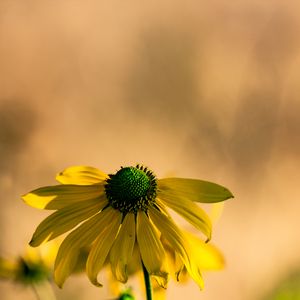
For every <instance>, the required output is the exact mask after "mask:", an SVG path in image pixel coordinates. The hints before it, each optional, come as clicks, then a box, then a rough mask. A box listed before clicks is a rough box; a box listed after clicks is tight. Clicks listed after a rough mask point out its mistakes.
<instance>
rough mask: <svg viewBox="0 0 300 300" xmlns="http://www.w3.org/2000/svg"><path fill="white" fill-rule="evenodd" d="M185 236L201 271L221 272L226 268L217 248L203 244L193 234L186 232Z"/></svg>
mask: <svg viewBox="0 0 300 300" xmlns="http://www.w3.org/2000/svg"><path fill="white" fill-rule="evenodd" d="M185 235H186V236H187V237H188V239H189V242H190V244H191V248H192V251H193V252H194V257H195V258H196V260H197V265H198V268H199V269H201V270H220V269H223V268H224V264H225V262H224V257H223V255H222V253H221V251H220V250H219V249H218V248H217V247H216V246H214V245H212V244H210V243H205V242H203V241H202V240H200V239H199V238H197V237H196V236H194V235H193V234H191V233H188V232H186V233H185Z"/></svg>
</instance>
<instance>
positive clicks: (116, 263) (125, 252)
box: [110, 213, 135, 283]
mask: <svg viewBox="0 0 300 300" xmlns="http://www.w3.org/2000/svg"><path fill="white" fill-rule="evenodd" d="M134 243H135V216H134V214H132V213H128V214H127V215H126V216H125V218H124V220H123V223H122V226H121V229H120V231H119V233H118V236H117V238H116V240H115V241H114V244H113V246H112V248H111V250H110V262H111V269H112V273H113V274H114V276H115V278H116V279H117V280H118V281H121V282H123V283H125V282H127V279H128V275H127V265H128V261H129V260H130V259H131V258H132V254H133V247H134Z"/></svg>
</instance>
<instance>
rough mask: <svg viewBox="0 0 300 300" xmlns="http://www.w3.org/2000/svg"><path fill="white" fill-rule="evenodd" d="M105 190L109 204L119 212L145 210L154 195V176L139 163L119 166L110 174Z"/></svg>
mask: <svg viewBox="0 0 300 300" xmlns="http://www.w3.org/2000/svg"><path fill="white" fill-rule="evenodd" d="M105 192H106V196H107V198H108V201H109V203H110V205H111V206H112V207H114V208H115V209H118V210H119V211H121V212H137V211H138V210H144V211H145V210H147V208H148V207H149V205H150V204H151V203H153V201H154V199H155V196H156V180H155V176H154V175H153V174H152V172H151V171H149V170H148V169H147V168H145V167H142V166H139V165H137V166H136V167H125V168H121V169H120V170H119V171H118V172H117V173H116V174H114V175H110V178H109V179H108V180H107V184H106V186H105Z"/></svg>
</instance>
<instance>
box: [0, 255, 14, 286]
mask: <svg viewBox="0 0 300 300" xmlns="http://www.w3.org/2000/svg"><path fill="white" fill-rule="evenodd" d="M17 271H18V264H17V261H12V260H8V259H5V258H2V257H0V279H10V280H11V279H14V278H15V277H16V275H17Z"/></svg>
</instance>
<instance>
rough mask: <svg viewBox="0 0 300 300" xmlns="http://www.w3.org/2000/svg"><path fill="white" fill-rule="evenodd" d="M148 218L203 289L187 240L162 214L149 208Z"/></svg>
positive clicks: (171, 221) (170, 220)
mask: <svg viewBox="0 0 300 300" xmlns="http://www.w3.org/2000/svg"><path fill="white" fill-rule="evenodd" d="M148 213H149V216H150V218H151V220H152V221H153V223H154V224H155V226H156V227H157V228H158V230H159V231H160V232H161V233H162V235H163V236H164V237H165V238H166V239H167V241H168V242H169V243H170V245H171V246H172V248H173V249H174V251H176V252H177V254H178V255H179V256H180V258H181V260H182V261H183V263H184V264H185V266H186V268H187V270H188V272H189V274H190V276H191V277H192V278H193V279H194V281H195V282H196V283H197V284H198V285H199V287H200V288H203V279H202V276H201V273H200V270H199V268H198V266H197V263H196V261H195V259H194V258H193V257H192V252H191V249H190V245H189V243H188V240H187V239H186V237H185V236H184V234H183V233H182V232H181V231H180V230H179V228H178V227H177V226H176V224H175V223H174V222H173V220H172V219H171V218H169V217H167V216H166V215H164V214H162V213H161V212H159V211H158V210H157V209H155V208H150V209H149V211H148Z"/></svg>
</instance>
